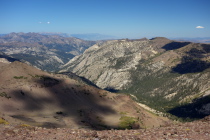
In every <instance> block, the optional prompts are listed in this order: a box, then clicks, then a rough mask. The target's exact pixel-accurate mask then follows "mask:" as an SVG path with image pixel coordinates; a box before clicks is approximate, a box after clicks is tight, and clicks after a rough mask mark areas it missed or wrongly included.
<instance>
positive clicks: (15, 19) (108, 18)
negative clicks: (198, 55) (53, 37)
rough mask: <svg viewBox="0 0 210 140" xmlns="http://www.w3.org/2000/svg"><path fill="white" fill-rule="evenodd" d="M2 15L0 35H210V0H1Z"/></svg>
mask: <svg viewBox="0 0 210 140" xmlns="http://www.w3.org/2000/svg"><path fill="white" fill-rule="evenodd" d="M0 19H1V20H0V33H1V34H3V33H10V32H63V33H69V34H80V33H100V34H106V35H113V36H117V37H124V38H141V37H148V38H149V37H155V36H163V37H210V0H0ZM196 27H197V28H196Z"/></svg>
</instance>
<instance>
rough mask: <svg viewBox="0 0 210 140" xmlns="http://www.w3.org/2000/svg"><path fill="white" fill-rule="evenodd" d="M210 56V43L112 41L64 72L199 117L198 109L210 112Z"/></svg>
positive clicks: (72, 62) (91, 50) (90, 51)
mask: <svg viewBox="0 0 210 140" xmlns="http://www.w3.org/2000/svg"><path fill="white" fill-rule="evenodd" d="M209 56H210V45H209V44H200V43H191V42H177V41H172V40H168V39H166V38H162V37H157V38H153V39H150V40H149V39H142V40H128V39H125V40H112V41H107V42H104V43H102V44H96V45H94V46H92V47H90V48H89V49H87V50H86V51H85V52H84V53H83V54H82V55H79V56H76V57H74V58H73V59H72V60H70V61H69V62H68V63H66V64H65V65H64V67H63V68H62V70H61V71H62V72H65V71H72V72H73V73H75V74H77V75H79V76H82V77H85V78H87V79H89V80H90V81H92V82H93V83H94V84H96V85H97V86H98V87H100V88H103V89H108V90H110V91H120V92H123V93H129V94H132V95H135V96H136V97H137V100H138V101H140V102H142V103H144V104H147V105H149V106H150V107H152V108H155V109H158V110H160V111H166V112H171V113H172V112H173V114H174V113H175V112H176V113H175V114H176V115H177V113H178V112H179V111H177V110H176V109H175V108H174V107H178V106H179V107H181V106H182V107H184V108H185V109H183V108H182V107H181V108H182V109H181V108H179V109H181V110H188V111H187V112H191V113H192V114H196V113H195V112H197V115H198V116H199V110H202V111H200V112H202V113H203V114H206V115H208V114H210V112H209V109H208V105H207V104H208V103H209V102H210V100H209V95H206V94H207V92H208V91H209V88H210V81H209V78H210V57H209ZM201 100H202V101H201ZM154 101H155V102H154ZM184 104H185V105H184ZM186 104H189V106H186ZM198 104H199V105H198ZM193 106H196V107H193ZM186 107H187V109H186ZM174 109H175V110H174ZM191 110H193V111H191ZM196 110H197V111H196ZM204 112H205V113H204ZM204 116H205V115H204ZM185 117H186V118H187V117H188V116H185Z"/></svg>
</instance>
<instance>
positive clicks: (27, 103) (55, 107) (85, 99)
mask: <svg viewBox="0 0 210 140" xmlns="http://www.w3.org/2000/svg"><path fill="white" fill-rule="evenodd" d="M34 84H35V85H36V88H32V89H31V91H30V92H28V91H24V90H16V91H13V93H12V95H13V97H12V99H13V98H15V99H17V100H19V101H21V103H23V104H24V109H23V110H25V111H26V112H27V113H29V114H30V113H32V114H33V113H35V114H39V115H38V116H39V119H43V120H46V121H44V122H43V123H42V125H41V126H45V127H60V126H63V127H70V126H71V123H72V121H73V124H77V126H80V127H84V128H86V127H87V128H90V129H96V130H98V129H110V128H113V126H110V125H107V124H105V123H104V122H103V121H102V119H101V118H100V116H101V115H102V116H103V115H104V116H105V115H109V114H115V113H116V112H115V111H114V110H113V109H112V108H111V106H108V105H107V104H106V103H105V102H106V99H105V98H103V97H102V96H100V92H101V91H99V90H100V89H97V88H90V87H89V86H86V85H83V86H81V85H79V84H77V83H75V84H67V83H66V82H65V81H63V80H59V79H55V78H52V77H46V76H42V77H38V78H35V79H34ZM24 115H26V114H23V115H21V116H20V115H15V116H13V117H14V118H18V119H20V120H24V121H27V122H29V123H35V122H36V121H35V119H33V117H31V118H30V117H28V118H27V117H26V116H27V115H26V116H24ZM50 118H51V119H52V118H54V120H56V121H49V122H48V120H49V119H50ZM64 119H65V120H69V122H68V121H64ZM68 123H69V124H68ZM73 124H72V125H73Z"/></svg>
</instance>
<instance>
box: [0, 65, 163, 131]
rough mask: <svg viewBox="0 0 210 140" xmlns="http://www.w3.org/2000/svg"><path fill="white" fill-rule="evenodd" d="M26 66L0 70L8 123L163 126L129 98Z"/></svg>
mask: <svg viewBox="0 0 210 140" xmlns="http://www.w3.org/2000/svg"><path fill="white" fill-rule="evenodd" d="M70 75H71V74H70V73H69V75H68V76H67V75H62V74H50V73H47V72H43V71H40V70H38V69H35V68H33V67H31V66H28V65H26V64H24V63H20V62H13V63H11V64H5V65H2V66H1V67H0V78H1V79H2V80H1V81H0V93H1V94H0V95H1V96H0V112H1V114H2V115H1V117H2V118H4V119H5V120H8V121H9V123H12V124H13V123H16V124H18V123H22V124H23V123H24V124H29V125H32V126H42V127H51V128H55V127H69V128H88V129H111V128H117V129H125V128H128V129H131V128H133V129H134V128H145V127H155V126H159V125H164V124H165V123H166V122H167V119H165V118H163V117H157V116H155V115H153V114H151V113H149V112H147V111H145V110H144V109H143V108H141V107H140V106H139V105H138V104H137V103H136V102H134V101H132V100H131V99H130V97H129V96H126V95H120V94H114V93H110V92H108V91H105V90H101V89H98V88H96V87H93V86H89V85H87V84H84V83H85V82H82V81H80V82H79V81H76V80H74V79H71V78H69V77H74V75H73V76H70Z"/></svg>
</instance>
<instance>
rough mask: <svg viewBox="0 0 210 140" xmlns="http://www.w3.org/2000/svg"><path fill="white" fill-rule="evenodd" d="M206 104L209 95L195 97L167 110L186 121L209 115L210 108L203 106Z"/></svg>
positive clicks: (209, 100)
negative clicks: (189, 101) (184, 103)
mask: <svg viewBox="0 0 210 140" xmlns="http://www.w3.org/2000/svg"><path fill="white" fill-rule="evenodd" d="M207 104H210V96H205V97H203V98H199V99H196V100H194V101H193V103H189V104H186V105H182V106H179V107H176V108H173V109H171V110H169V111H168V112H169V113H170V114H172V115H175V116H177V117H179V118H182V119H183V120H186V121H189V120H195V119H202V118H204V117H206V116H208V115H210V109H209V108H208V107H204V106H205V105H207Z"/></svg>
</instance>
